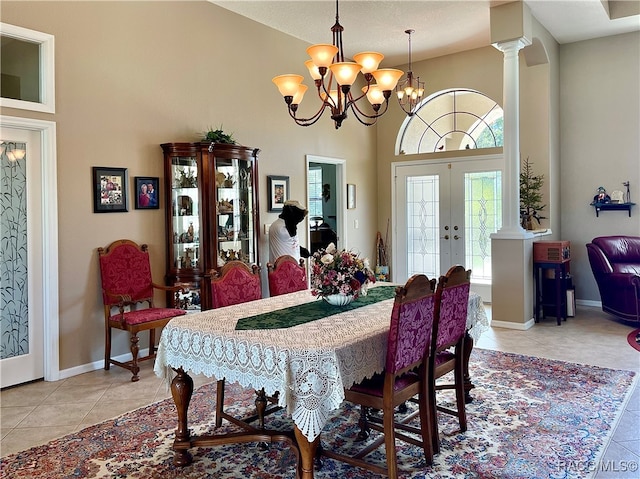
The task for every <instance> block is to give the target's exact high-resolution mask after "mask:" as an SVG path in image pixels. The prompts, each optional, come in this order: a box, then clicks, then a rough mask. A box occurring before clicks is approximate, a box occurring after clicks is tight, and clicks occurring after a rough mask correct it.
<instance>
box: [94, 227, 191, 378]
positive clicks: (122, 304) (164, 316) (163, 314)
mask: <svg viewBox="0 0 640 479" xmlns="http://www.w3.org/2000/svg"><path fill="white" fill-rule="evenodd" d="M98 260H99V264H100V278H101V280H102V302H103V304H104V326H105V341H104V369H105V370H107V371H108V370H109V369H110V367H111V365H112V364H114V365H116V366H120V367H122V368H125V369H128V370H129V371H131V373H132V374H133V376H132V378H131V381H133V382H135V381H138V380H139V379H140V378H139V376H138V373H139V372H140V367H139V366H138V362H140V361H145V360H147V359H153V358H155V356H156V355H155V352H156V345H155V330H156V328H162V327H163V326H165V325H166V324H167V323H168V322H169V321H170V320H171V319H172V318H175V317H176V316H182V315H183V314H186V313H187V312H186V311H184V310H182V309H175V308H160V307H156V306H155V305H154V302H153V293H154V290H156V289H157V290H162V291H170V292H173V293H175V294H177V293H178V292H179V291H182V288H180V287H179V286H163V285H160V284H156V283H154V282H153V281H152V280H151V264H150V262H149V252H148V248H147V245H146V244H143V245H138V244H137V243H134V242H133V241H130V240H126V239H122V240H118V241H114V242H113V243H111V244H110V245H109V246H107V247H106V248H98ZM176 300H177V298H176ZM145 304H146V307H144V306H145ZM141 306H142V308H140V307H141ZM138 308H140V309H138ZM114 328H115V329H121V330H123V331H127V332H128V333H129V337H130V342H131V355H132V358H131V360H130V361H125V362H121V361H117V360H115V359H113V358H112V357H111V330H112V329H114ZM140 331H149V354H148V355H146V356H143V357H138V354H139V347H138V341H139V338H138V332H140Z"/></svg>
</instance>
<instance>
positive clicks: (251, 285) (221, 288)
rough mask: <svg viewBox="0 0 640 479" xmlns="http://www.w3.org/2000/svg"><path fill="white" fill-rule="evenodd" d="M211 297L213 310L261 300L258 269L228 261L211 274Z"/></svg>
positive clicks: (257, 267)
mask: <svg viewBox="0 0 640 479" xmlns="http://www.w3.org/2000/svg"><path fill="white" fill-rule="evenodd" d="M211 297H212V299H213V307H214V308H222V307H224V306H232V305H234V304H240V303H246V302H247V301H254V300H256V299H260V298H262V285H261V283H260V267H259V266H256V265H253V266H251V267H249V265H247V264H246V263H243V262H242V261H229V262H228V263H227V264H225V265H224V266H223V267H222V268H221V269H220V271H218V272H215V271H214V272H213V273H212V278H211Z"/></svg>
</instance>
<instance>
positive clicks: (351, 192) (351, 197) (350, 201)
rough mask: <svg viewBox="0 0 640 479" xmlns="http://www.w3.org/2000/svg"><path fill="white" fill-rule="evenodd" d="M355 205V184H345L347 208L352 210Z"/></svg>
mask: <svg viewBox="0 0 640 479" xmlns="http://www.w3.org/2000/svg"><path fill="white" fill-rule="evenodd" d="M355 207H356V185H352V184H347V209H349V210H353V209H355Z"/></svg>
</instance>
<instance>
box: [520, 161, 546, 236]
mask: <svg viewBox="0 0 640 479" xmlns="http://www.w3.org/2000/svg"><path fill="white" fill-rule="evenodd" d="M532 165H533V163H531V162H530V161H529V157H528V156H527V159H526V160H524V163H523V164H522V170H521V171H520V221H521V224H522V227H523V228H524V229H526V230H533V229H535V228H534V225H533V221H534V220H535V221H537V222H538V225H540V220H542V219H545V217H544V216H540V212H541V211H542V210H543V209H545V207H546V206H547V205H543V204H542V192H541V190H542V185H543V184H544V175H535V174H534V173H533V166H532Z"/></svg>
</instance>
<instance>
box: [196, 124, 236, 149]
mask: <svg viewBox="0 0 640 479" xmlns="http://www.w3.org/2000/svg"><path fill="white" fill-rule="evenodd" d="M203 141H210V142H212V143H225V144H227V145H235V144H236V140H235V139H234V138H233V133H230V134H227V133H225V132H224V131H223V130H222V125H220V128H218V129H217V130H214V129H213V127H209V131H206V132H205V133H204V138H203Z"/></svg>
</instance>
